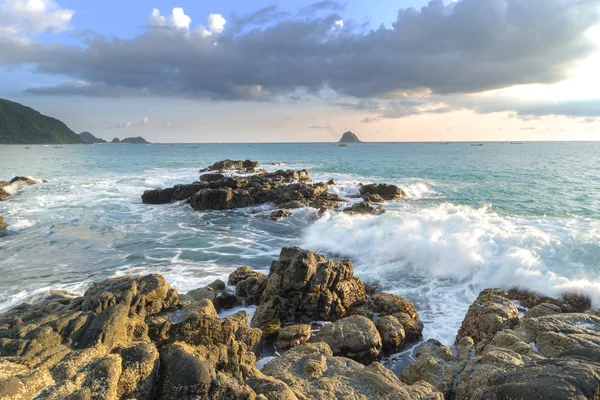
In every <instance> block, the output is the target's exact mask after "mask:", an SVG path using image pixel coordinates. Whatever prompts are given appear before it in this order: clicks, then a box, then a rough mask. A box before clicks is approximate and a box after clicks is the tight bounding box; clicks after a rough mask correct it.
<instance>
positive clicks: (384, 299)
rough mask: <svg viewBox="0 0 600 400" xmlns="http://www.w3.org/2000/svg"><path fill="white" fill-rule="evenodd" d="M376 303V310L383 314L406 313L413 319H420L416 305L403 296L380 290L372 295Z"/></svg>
mask: <svg viewBox="0 0 600 400" xmlns="http://www.w3.org/2000/svg"><path fill="white" fill-rule="evenodd" d="M371 300H372V301H373V303H374V304H375V310H376V311H377V312H378V313H379V314H381V315H395V314H400V313H404V314H407V315H408V316H409V317H410V318H411V319H413V320H417V319H419V313H418V312H417V309H416V308H415V305H414V304H413V303H412V302H411V301H409V300H407V299H405V298H404V297H402V296H398V295H396V294H392V293H386V292H378V293H375V294H373V295H372V296H371Z"/></svg>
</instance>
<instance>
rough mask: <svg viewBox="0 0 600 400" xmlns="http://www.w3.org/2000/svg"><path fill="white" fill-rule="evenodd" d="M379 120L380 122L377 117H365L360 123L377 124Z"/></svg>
mask: <svg viewBox="0 0 600 400" xmlns="http://www.w3.org/2000/svg"><path fill="white" fill-rule="evenodd" d="M379 120H380V118H377V117H366V118H363V119H361V120H360V122H362V123H363V124H370V123H373V122H377V121H379Z"/></svg>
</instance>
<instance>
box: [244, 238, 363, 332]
mask: <svg viewBox="0 0 600 400" xmlns="http://www.w3.org/2000/svg"><path fill="white" fill-rule="evenodd" d="M353 275H354V270H353V268H352V262H350V261H349V260H339V261H329V260H327V259H326V258H325V257H324V256H322V255H320V254H317V253H315V252H312V251H308V250H303V249H300V248H298V247H284V248H283V249H282V250H281V254H280V256H279V259H276V260H275V261H273V263H272V264H271V269H270V272H269V276H268V278H267V280H266V282H265V284H264V290H263V291H262V294H261V298H260V305H259V307H258V308H257V310H256V313H255V314H254V317H253V319H252V326H254V327H265V326H269V325H272V324H273V323H274V322H277V323H309V322H311V321H337V320H338V319H340V318H343V317H345V316H346V315H347V314H348V311H349V309H350V308H352V307H356V306H359V305H360V304H362V303H364V302H365V300H366V297H365V289H364V286H363V284H362V282H361V281H360V280H359V279H358V278H355V277H354V276H353Z"/></svg>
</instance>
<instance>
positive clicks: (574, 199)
mask: <svg viewBox="0 0 600 400" xmlns="http://www.w3.org/2000/svg"><path fill="white" fill-rule="evenodd" d="M224 158H233V159H253V160H257V161H259V162H261V164H263V165H264V166H266V168H267V169H271V170H275V169H278V168H280V167H274V166H271V165H269V164H271V163H273V162H283V163H285V167H283V168H293V169H302V168H305V169H307V170H308V171H309V173H310V175H311V176H312V177H313V179H314V180H328V179H331V178H333V179H335V180H336V181H337V182H338V186H337V187H336V188H334V189H332V190H334V191H337V192H339V193H340V194H341V195H342V196H351V195H353V194H356V193H358V184H359V183H361V182H362V183H367V182H387V183H395V184H398V185H400V186H402V187H403V188H404V189H405V191H406V192H407V194H408V199H406V200H400V201H396V202H389V203H388V204H386V208H387V209H388V212H387V213H386V214H384V215H382V216H376V217H361V216H348V215H342V214H336V213H328V214H325V215H323V216H319V215H318V214H317V213H316V211H315V210H310V209H301V210H298V211H297V212H296V213H295V214H294V216H293V217H291V218H289V219H287V220H285V221H282V222H272V221H270V220H269V219H268V218H267V216H268V214H269V213H270V211H271V206H270V205H265V206H262V207H259V208H255V209H252V210H250V209H244V210H236V211H228V212H209V213H197V212H194V211H192V210H191V209H190V208H189V207H188V206H187V205H185V204H181V203H178V204H171V205H166V206H148V205H144V204H142V203H141V200H140V195H141V193H142V192H143V191H144V190H146V189H149V188H154V187H166V186H172V185H174V184H176V183H189V182H192V181H194V180H196V179H197V178H198V170H199V169H200V168H202V167H205V166H207V165H209V164H212V163H213V162H215V161H218V160H221V159H224ZM598 166H600V144H597V143H523V144H521V145H511V144H509V143H504V144H500V143H486V144H485V145H484V146H481V147H473V146H470V144H468V143H452V144H448V145H442V144H420V143H414V144H412V143H411V144H409V143H378V144H360V145H350V146H348V147H344V148H340V147H338V146H337V145H334V144H224V145H217V144H206V145H199V147H198V148H188V147H187V146H186V145H174V146H173V147H171V148H161V147H160V146H159V145H153V146H141V145H94V146H84V145H72V146H64V147H63V148H60V149H55V148H53V147H51V146H50V147H44V146H34V148H33V149H31V150H25V149H24V148H23V146H0V180H3V179H4V180H6V179H10V178H12V177H13V176H15V175H26V176H31V177H35V178H37V179H45V180H47V183H44V184H41V185H36V186H32V187H29V188H26V189H24V190H22V191H20V192H18V193H17V194H16V195H15V196H13V197H11V198H9V199H8V200H6V201H4V202H0V215H3V216H4V217H5V218H6V220H7V222H8V223H9V224H10V228H9V231H8V233H7V234H5V235H4V236H2V237H0V249H1V254H2V256H1V257H0V275H1V276H2V279H0V308H6V307H9V306H10V305H12V304H15V303H16V302H18V301H22V300H24V299H26V298H28V297H29V296H32V295H40V294H43V293H44V292H46V291H47V290H49V289H69V290H73V291H82V290H84V289H85V288H86V287H87V286H88V285H89V284H90V282H92V281H98V280H101V279H104V278H107V277H111V276H115V275H121V274H130V273H149V272H156V273H161V274H164V275H165V276H166V277H167V279H168V280H169V282H170V283H171V284H173V285H175V286H176V287H177V288H179V289H180V290H181V291H184V292H185V291H187V290H190V289H193V288H196V287H198V286H201V285H203V284H206V283H209V282H210V281H212V280H213V279H215V278H221V279H223V278H224V277H226V276H227V275H228V274H229V272H231V271H232V270H233V269H235V268H237V267H239V266H241V265H249V266H251V267H253V268H256V269H260V270H264V271H267V270H268V267H269V265H270V263H271V261H272V259H273V258H275V257H276V256H277V255H278V254H279V251H280V249H281V247H282V246H284V245H298V246H303V247H306V248H310V249H312V250H317V251H320V252H323V253H325V254H326V255H328V256H332V257H338V256H347V257H350V258H351V259H352V260H353V262H354V266H355V270H356V273H357V275H358V276H360V277H361V278H363V279H365V280H369V281H379V282H380V283H381V284H382V285H383V286H384V287H385V288H386V290H388V291H392V292H395V293H398V294H401V295H403V296H406V297H408V298H410V299H412V300H413V301H414V302H415V303H416V304H417V306H418V309H419V311H420V313H421V316H422V319H423V320H424V322H425V326H426V331H425V333H426V335H427V336H430V337H436V338H438V339H441V340H444V341H447V342H450V341H452V338H453V335H454V334H455V333H456V330H457V329H458V327H459V325H460V322H461V320H462V317H463V315H464V313H465V312H466V309H467V308H468V305H469V304H470V302H472V301H473V299H474V298H475V297H476V295H477V293H478V292H479V291H480V290H481V289H483V288H486V287H505V288H508V287H511V286H514V285H520V286H523V287H526V288H530V289H535V290H539V291H542V292H544V293H547V294H550V295H558V294H560V293H561V292H564V291H582V292H585V293H588V294H589V295H590V296H591V297H592V299H593V301H594V304H595V306H596V307H598V306H600V267H599V266H600V214H599V210H600V190H599V186H600V170H599V169H598Z"/></svg>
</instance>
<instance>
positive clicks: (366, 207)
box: [343, 201, 385, 215]
mask: <svg viewBox="0 0 600 400" xmlns="http://www.w3.org/2000/svg"><path fill="white" fill-rule="evenodd" d="M343 212H345V213H347V214H361V215H379V214H382V213H384V212H385V210H384V208H383V207H382V206H375V207H373V206H372V205H371V204H370V203H369V202H368V201H363V202H362V203H356V204H353V205H352V206H351V207H349V208H345V209H344V210H343Z"/></svg>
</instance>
